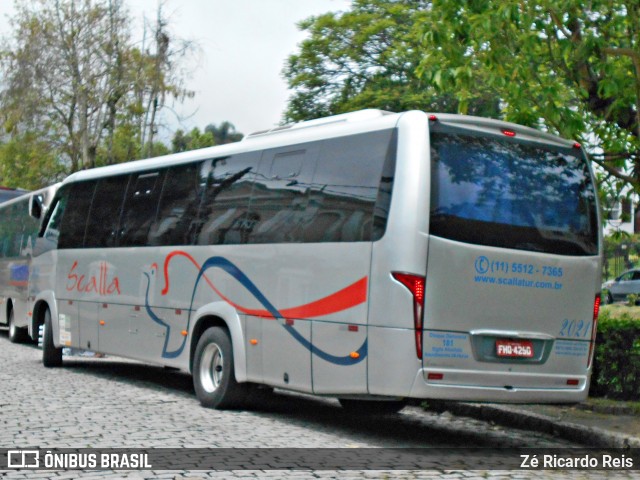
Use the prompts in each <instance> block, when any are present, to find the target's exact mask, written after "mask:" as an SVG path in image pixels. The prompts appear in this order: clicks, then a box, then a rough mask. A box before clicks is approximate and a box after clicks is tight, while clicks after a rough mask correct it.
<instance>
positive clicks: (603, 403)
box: [584, 397, 640, 416]
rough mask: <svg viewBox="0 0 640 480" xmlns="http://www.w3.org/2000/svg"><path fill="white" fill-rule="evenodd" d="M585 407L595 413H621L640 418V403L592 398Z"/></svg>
mask: <svg viewBox="0 0 640 480" xmlns="http://www.w3.org/2000/svg"><path fill="white" fill-rule="evenodd" d="M584 407H585V408H587V409H589V410H593V411H595V412H598V411H601V412H603V413H619V414H626V415H638V416H640V402H623V401H619V400H610V399H608V398H593V397H590V398H589V400H587V403H585V404H584Z"/></svg>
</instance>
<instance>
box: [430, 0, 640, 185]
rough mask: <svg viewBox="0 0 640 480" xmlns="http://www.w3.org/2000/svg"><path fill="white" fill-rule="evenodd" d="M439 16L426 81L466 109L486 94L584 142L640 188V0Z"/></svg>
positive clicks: (512, 112) (525, 5)
mask: <svg viewBox="0 0 640 480" xmlns="http://www.w3.org/2000/svg"><path fill="white" fill-rule="evenodd" d="M431 19H432V21H430V22H428V23H423V24H422V25H421V28H422V32H423V40H424V44H423V48H422V52H423V55H422V60H421V62H420V69H419V72H420V78H421V79H422V80H423V81H424V82H425V83H426V84H429V85H432V86H434V87H435V88H436V89H437V91H438V92H440V93H442V94H445V95H454V96H455V98H456V99H458V101H460V103H461V105H464V104H465V102H468V101H470V100H473V99H476V98H478V97H479V96H480V95H482V94H484V92H486V91H487V89H488V90H489V91H490V92H492V93H493V94H494V95H495V96H497V97H499V98H500V99H501V100H502V101H501V104H500V106H501V116H502V117H503V118H505V119H507V120H511V121H515V122H518V123H523V124H527V125H532V126H536V127H538V128H543V129H547V130H549V131H551V132H554V133H558V134H560V135H562V136H564V137H568V138H575V139H579V140H580V141H581V142H582V143H583V144H585V145H587V146H588V149H589V150H590V152H591V155H592V158H593V159H594V161H595V162H596V163H597V164H598V165H600V166H601V167H602V168H603V169H604V170H605V171H606V172H607V173H608V174H609V175H611V176H614V177H616V178H619V179H622V180H624V181H625V182H628V183H629V184H631V185H632V186H633V188H634V189H635V190H636V191H640V3H639V2H638V1H637V0H592V1H590V2H583V1H580V0H562V1H557V0H535V1H533V0H500V1H497V0H465V1H459V0H435V1H434V2H433V4H432V8H431ZM436 19H438V21H434V20H436ZM461 110H462V111H464V108H461Z"/></svg>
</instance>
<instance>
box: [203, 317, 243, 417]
mask: <svg viewBox="0 0 640 480" xmlns="http://www.w3.org/2000/svg"><path fill="white" fill-rule="evenodd" d="M193 387H194V388H195V391H196V396H197V397H198V400H200V403H201V404H202V406H203V407H207V408H217V409H229V408H237V407H240V406H242V405H243V404H244V402H245V399H246V397H247V393H248V390H249V385H248V384H241V383H238V382H236V379H235V374H234V364H233V347H232V345H231V338H229V333H228V332H227V330H226V329H224V328H221V327H211V328H209V329H207V330H206V331H205V332H204V333H203V334H202V336H201V337H200V340H198V346H197V347H196V352H195V358H194V363H193Z"/></svg>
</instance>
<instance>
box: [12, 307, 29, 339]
mask: <svg viewBox="0 0 640 480" xmlns="http://www.w3.org/2000/svg"><path fill="white" fill-rule="evenodd" d="M27 340H29V334H28V333H27V329H26V328H18V327H16V324H15V314H14V313H13V308H12V309H11V310H9V341H10V342H11V343H25V342H26V341H27Z"/></svg>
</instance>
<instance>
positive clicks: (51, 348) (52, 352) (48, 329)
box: [42, 309, 62, 367]
mask: <svg viewBox="0 0 640 480" xmlns="http://www.w3.org/2000/svg"><path fill="white" fill-rule="evenodd" d="M42 364H43V365H44V366H45V367H59V366H60V365H62V348H57V347H56V346H55V345H54V343H53V328H52V325H51V312H49V310H48V309H47V310H46V311H45V313H44V333H43V335H42Z"/></svg>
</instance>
